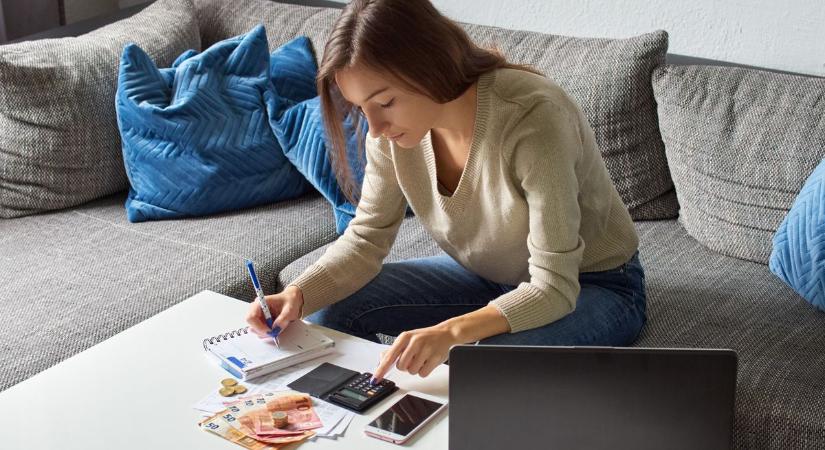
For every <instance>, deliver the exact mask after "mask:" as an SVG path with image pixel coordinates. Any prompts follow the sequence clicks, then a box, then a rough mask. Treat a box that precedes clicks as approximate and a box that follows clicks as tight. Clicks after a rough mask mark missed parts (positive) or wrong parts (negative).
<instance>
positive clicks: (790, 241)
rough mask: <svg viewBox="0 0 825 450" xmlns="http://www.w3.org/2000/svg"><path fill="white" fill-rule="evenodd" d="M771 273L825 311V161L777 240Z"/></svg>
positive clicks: (774, 245)
mask: <svg viewBox="0 0 825 450" xmlns="http://www.w3.org/2000/svg"><path fill="white" fill-rule="evenodd" d="M769 267H770V269H771V272H773V273H775V274H776V275H777V276H778V277H779V278H781V279H782V280H783V281H784V282H785V283H787V284H788V285H789V286H790V287H792V288H793V289H794V290H795V291H796V292H798V293H799V295H801V296H802V297H804V298H805V300H807V301H808V302H810V303H811V304H812V305H814V306H815V307H817V308H819V309H820V310H822V311H825V160H823V161H822V162H820V163H819V165H818V166H817V167H816V169H814V171H813V173H811V175H810V176H809V177H808V180H807V181H805V185H804V186H802V190H801V191H800V192H799V195H798V196H797V197H796V200H795V201H794V204H793V206H791V209H790V211H788V215H787V216H785V219H784V220H782V223H781V224H780V225H779V228H778V229H777V230H776V234H775V235H774V237H773V250H772V251H771V259H770V262H769Z"/></svg>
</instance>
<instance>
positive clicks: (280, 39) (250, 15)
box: [195, 0, 341, 66]
mask: <svg viewBox="0 0 825 450" xmlns="http://www.w3.org/2000/svg"><path fill="white" fill-rule="evenodd" d="M195 9H196V10H197V14H198V23H199V24H200V31H201V39H202V41H203V45H204V47H206V46H209V45H212V44H214V43H215V42H218V41H221V40H223V39H226V38H228V37H231V36H236V35H238V34H240V33H243V32H244V31H246V30H249V29H250V28H252V27H253V26H255V25H257V24H263V25H264V26H265V27H266V33H267V39H268V40H269V48H270V50H274V49H275V48H277V47H279V46H281V45H283V44H284V43H285V42H287V41H289V40H291V39H293V38H295V37H296V36H306V37H308V38H309V40H310V42H312V48H313V49H315V62H316V66H317V65H318V64H319V63H320V57H321V55H322V54H323V49H324V44H326V42H327V34H328V33H329V31H330V30H331V29H332V24H333V22H335V19H337V18H338V15H339V14H340V13H341V10H340V9H335V8H318V7H310V6H299V5H292V4H284V3H279V2H274V1H270V0H232V1H227V0H195Z"/></svg>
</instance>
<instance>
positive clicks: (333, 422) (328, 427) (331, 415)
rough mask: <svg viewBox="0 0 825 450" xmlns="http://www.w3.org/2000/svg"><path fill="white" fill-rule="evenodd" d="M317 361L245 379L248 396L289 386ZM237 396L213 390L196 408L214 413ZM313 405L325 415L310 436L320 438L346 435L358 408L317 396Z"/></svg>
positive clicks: (245, 394) (203, 413)
mask: <svg viewBox="0 0 825 450" xmlns="http://www.w3.org/2000/svg"><path fill="white" fill-rule="evenodd" d="M316 365H317V362H313V363H303V364H296V365H294V366H290V367H287V368H285V369H281V370H279V371H277V372H275V373H272V374H269V375H266V376H262V377H260V378H256V379H255V380H253V381H245V382H244V385H245V386H246V387H247V389H248V392H247V393H244V396H247V395H254V394H259V393H264V392H274V391H280V390H289V388H288V387H287V384H289V383H291V382H292V381H294V380H296V379H298V378H300V377H301V376H303V375H305V374H306V373H307V372H309V371H310V370H312V369H313V368H314V367H315V366H316ZM234 400H235V399H234V398H232V397H223V396H221V395H220V394H218V393H217V392H212V393H210V394H209V395H207V396H206V397H204V398H202V399H201V400H200V401H199V402H197V403H195V404H194V405H193V408H195V409H196V410H197V411H198V412H200V413H201V415H203V416H204V417H210V416H213V415H215V414H216V413H218V412H220V411H223V410H224V409H226V405H225V403H231V402H232V401H234ZM312 405H313V407H314V408H315V412H316V414H318V417H319V418H320V419H321V422H322V423H323V427H321V428H318V429H315V430H312V431H314V432H315V433H316V435H315V436H314V437H312V438H310V440H313V439H317V438H327V439H335V438H337V437H338V436H341V435H343V434H344V432H345V431H346V430H347V427H348V426H349V424H350V422H352V419H353V418H354V417H355V413H354V412H352V411H349V410H347V409H344V408H341V407H339V406H336V405H333V404H332V403H328V402H325V401H323V400H319V399H317V398H312Z"/></svg>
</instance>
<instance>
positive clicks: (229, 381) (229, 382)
mask: <svg viewBox="0 0 825 450" xmlns="http://www.w3.org/2000/svg"><path fill="white" fill-rule="evenodd" d="M221 384H222V385H224V386H226V387H232V386H235V385H236V384H238V381H237V380H235V379H234V378H225V379H223V380H221Z"/></svg>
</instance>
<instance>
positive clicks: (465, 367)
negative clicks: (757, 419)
mask: <svg viewBox="0 0 825 450" xmlns="http://www.w3.org/2000/svg"><path fill="white" fill-rule="evenodd" d="M449 364H450V391H449V392H450V394H449V395H450V420H449V430H450V434H449V436H450V437H449V441H450V447H449V448H450V450H486V449H491V450H492V449H497V450H498V449H563V450H569V449H587V450H599V449H611V450H623V449H627V450H644V449H651V450H653V449H655V450H661V449H668V450H680V449H685V450H688V449H690V450H696V449H702V450H717V449H718V450H722V449H729V448H731V445H732V436H733V421H734V409H735V396H736V370H737V357H736V352H734V351H733V350H725V349H719V350H717V349H662V348H638V347H630V348H624V347H622V348H619V347H540V346H496V345H460V346H455V347H453V348H452V349H451V350H450V362H449Z"/></svg>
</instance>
